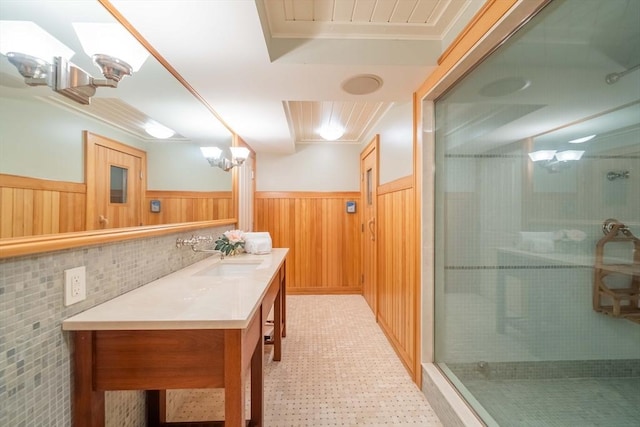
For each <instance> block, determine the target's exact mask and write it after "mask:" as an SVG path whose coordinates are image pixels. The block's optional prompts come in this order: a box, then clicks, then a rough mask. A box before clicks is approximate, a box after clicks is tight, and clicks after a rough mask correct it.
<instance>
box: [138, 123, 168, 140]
mask: <svg viewBox="0 0 640 427" xmlns="http://www.w3.org/2000/svg"><path fill="white" fill-rule="evenodd" d="M144 130H145V131H146V132H147V133H148V134H149V135H151V136H152V137H154V138H158V139H167V138H171V137H172V136H173V135H175V132H174V131H173V130H172V129H169V128H168V127H166V126H163V125H161V124H160V123H155V122H150V123H147V124H146V125H145V127H144Z"/></svg>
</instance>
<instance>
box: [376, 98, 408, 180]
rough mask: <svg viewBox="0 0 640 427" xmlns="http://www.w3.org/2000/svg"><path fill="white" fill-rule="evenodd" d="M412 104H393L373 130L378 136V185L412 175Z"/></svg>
mask: <svg viewBox="0 0 640 427" xmlns="http://www.w3.org/2000/svg"><path fill="white" fill-rule="evenodd" d="M412 126H413V103H412V102H405V103H401V104H394V106H393V107H391V108H390V109H389V111H388V112H387V114H385V116H384V118H383V119H382V120H380V122H379V123H378V124H377V125H376V126H375V127H374V128H373V133H374V134H380V152H379V160H380V170H379V171H378V176H379V181H380V184H386V183H388V182H391V181H395V180H396V179H398V178H403V177H405V176H408V175H411V174H412V173H413V136H412V135H413V130H412Z"/></svg>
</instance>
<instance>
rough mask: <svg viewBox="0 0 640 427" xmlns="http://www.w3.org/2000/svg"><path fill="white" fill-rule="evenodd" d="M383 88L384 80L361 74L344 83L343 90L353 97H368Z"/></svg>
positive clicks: (372, 75)
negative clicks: (367, 95)
mask: <svg viewBox="0 0 640 427" xmlns="http://www.w3.org/2000/svg"><path fill="white" fill-rule="evenodd" d="M381 87H382V78H380V77H379V76H376V75H374V74H360V75H357V76H353V77H351V78H349V79H347V80H345V81H344V82H342V90H344V91H345V92H347V93H350V94H352V95H366V94H369V93H373V92H375V91H376V90H378V89H380V88H381Z"/></svg>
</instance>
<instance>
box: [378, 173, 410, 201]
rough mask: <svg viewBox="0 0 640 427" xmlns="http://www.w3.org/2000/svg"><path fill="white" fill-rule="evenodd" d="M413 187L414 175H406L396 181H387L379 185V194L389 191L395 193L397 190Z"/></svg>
mask: <svg viewBox="0 0 640 427" xmlns="http://www.w3.org/2000/svg"><path fill="white" fill-rule="evenodd" d="M412 188H413V176H412V175H409V176H405V177H402V178H398V179H396V180H395V181H391V182H387V183H386V184H382V185H380V186H379V187H378V196H381V195H383V194H387V193H395V192H396V191H401V190H410V189H412Z"/></svg>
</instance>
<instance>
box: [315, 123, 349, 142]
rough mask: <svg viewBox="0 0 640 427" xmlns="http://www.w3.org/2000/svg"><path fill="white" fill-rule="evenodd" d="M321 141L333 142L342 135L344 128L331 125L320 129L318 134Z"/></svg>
mask: <svg viewBox="0 0 640 427" xmlns="http://www.w3.org/2000/svg"><path fill="white" fill-rule="evenodd" d="M318 133H319V134H320V136H321V137H322V139H325V140H327V141H335V140H336V139H338V138H340V137H341V136H342V135H344V128H343V127H342V126H337V125H331V126H323V127H322V128H320V131H319V132H318Z"/></svg>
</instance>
